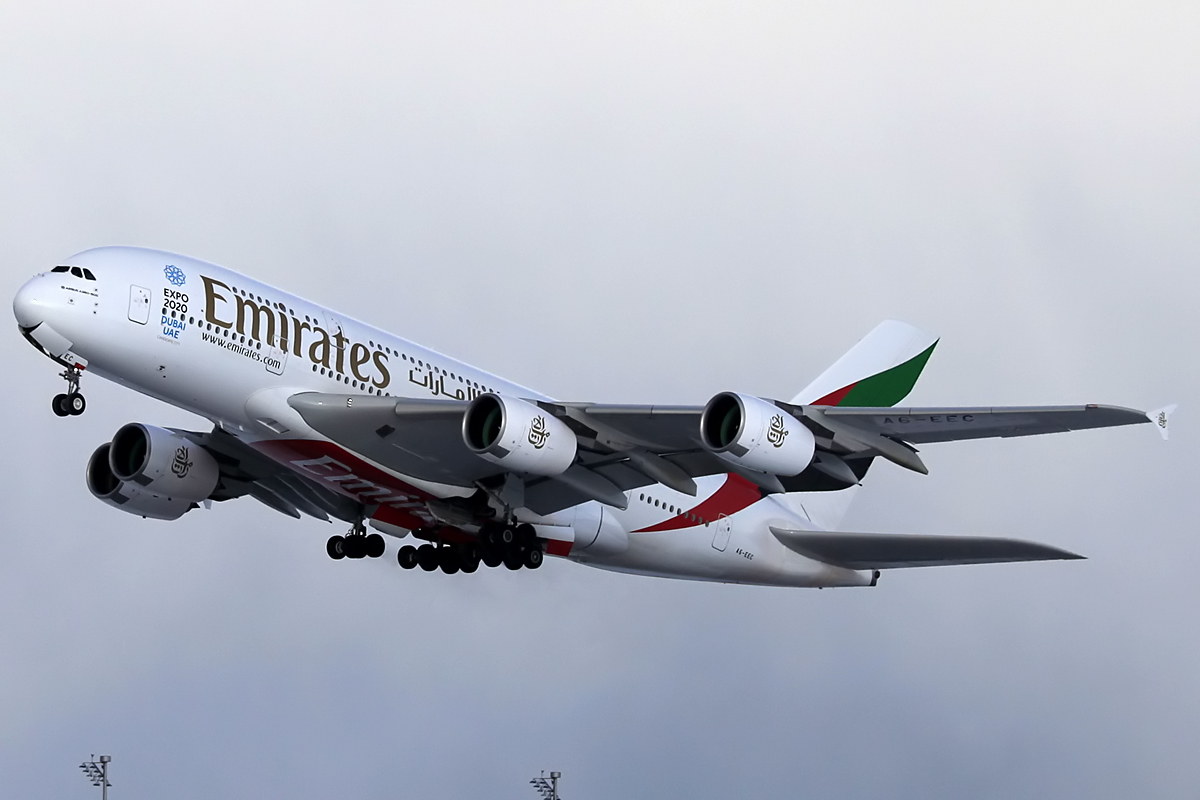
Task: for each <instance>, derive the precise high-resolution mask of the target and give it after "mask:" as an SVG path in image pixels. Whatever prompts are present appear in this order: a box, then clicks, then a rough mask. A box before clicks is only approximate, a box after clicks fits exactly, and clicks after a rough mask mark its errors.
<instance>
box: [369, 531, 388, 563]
mask: <svg viewBox="0 0 1200 800" xmlns="http://www.w3.org/2000/svg"><path fill="white" fill-rule="evenodd" d="M366 547H367V558H379V557H380V556H381V555H383V552H384V551H385V550H387V545H385V544H384V543H383V537H382V536H380V535H379V534H378V533H369V534H367V541H366Z"/></svg>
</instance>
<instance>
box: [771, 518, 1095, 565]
mask: <svg viewBox="0 0 1200 800" xmlns="http://www.w3.org/2000/svg"><path fill="white" fill-rule="evenodd" d="M771 533H773V534H775V538H777V539H779V541H780V542H782V543H783V544H784V545H785V546H786V547H788V548H789V549H790V550H793V551H795V552H797V553H799V554H800V555H802V556H805V557H807V558H811V559H813V560H815V561H821V562H823V563H825V564H832V565H834V566H839V567H846V568H847V569H897V568H900V567H936V566H948V565H952V564H1000V563H1006V562H1013V561H1061V560H1071V559H1081V558H1083V556H1081V555H1077V554H1076V553H1071V552H1068V551H1066V550H1060V549H1059V548H1057V547H1051V546H1049V545H1045V544H1038V543H1037V542H1027V541H1023V540H1020V539H999V538H991V537H983V536H914V535H909V534H887V533H824V532H813V531H796V530H788V529H786V528H778V527H772V528H771Z"/></svg>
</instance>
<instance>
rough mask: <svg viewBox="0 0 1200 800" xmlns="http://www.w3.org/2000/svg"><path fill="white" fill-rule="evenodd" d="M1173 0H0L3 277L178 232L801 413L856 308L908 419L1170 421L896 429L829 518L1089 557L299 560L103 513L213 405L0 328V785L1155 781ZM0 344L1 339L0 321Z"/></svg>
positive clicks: (326, 297) (401, 316) (403, 317)
mask: <svg viewBox="0 0 1200 800" xmlns="http://www.w3.org/2000/svg"><path fill="white" fill-rule="evenodd" d="M1198 23H1200V8H1198V7H1197V6H1196V5H1195V4H1192V3H1145V2H1140V3H1125V4H1121V3H1072V4H1062V3H1059V4H1054V3H1045V2H1038V3H998V4H992V5H987V6H981V5H979V4H963V3H944V4H934V3H925V4H920V5H913V4H890V3H879V4H874V3H859V4H847V3H841V2H830V3H823V4H817V3H798V2H788V3H748V2H738V3H701V2H695V1H694V0H693V1H692V2H686V3H684V2H680V3H653V2H645V1H644V0H643V2H637V3H628V4H621V3H615V2H604V3H570V4H563V3H550V2H545V3H476V4H470V3H457V2H438V3H424V4H417V3H412V4H403V5H401V4H378V5H376V4H371V3H363V2H357V3H356V2H344V3H337V4H334V3H327V4H319V3H303V2H301V3H297V2H292V3H275V4H270V3H244V2H239V3H228V2H213V0H206V1H205V2H177V3H169V4H163V3H149V2H147V3H133V2H119V1H117V2H110V3H102V4H96V3H61V2H53V1H51V2H40V3H32V2H26V3H16V2H9V3H4V4H0V253H2V255H3V258H2V259H0V295H3V296H4V297H11V296H12V295H13V293H15V291H16V289H17V287H18V286H19V285H20V284H21V283H22V282H23V281H24V280H25V279H26V278H27V277H28V276H29V275H31V274H32V273H34V272H35V271H39V270H42V269H44V268H46V267H47V266H50V265H53V264H55V263H58V262H59V261H60V260H61V259H63V258H64V257H65V256H67V255H69V254H71V253H73V252H75V251H78V250H81V249H84V248H86V247H91V246H95V245H101V244H116V243H121V244H139V245H147V246H154V247H161V248H165V249H170V250H175V251H180V252H184V253H188V254H191V255H194V256H197V257H200V258H205V259H208V260H211V261H215V262H217V263H220V264H223V265H225V266H228V267H231V268H234V269H237V270H240V271H243V272H247V273H249V274H252V275H254V276H256V277H259V278H261V279H264V280H266V281H268V282H271V283H274V284H276V285H278V286H280V287H283V288H286V289H288V290H290V291H294V292H297V293H299V294H302V295H304V296H307V297H310V298H313V299H315V300H318V301H322V302H324V303H325V304H326V305H329V306H331V307H333V308H336V309H339V310H340V311H342V312H343V313H346V314H348V315H352V316H356V317H359V318H361V319H364V320H367V321H369V322H372V323H374V324H377V325H380V326H382V327H385V328H388V329H390V330H392V331H395V332H396V333H398V334H400V335H403V336H406V337H408V338H411V339H415V340H417V341H420V342H422V343H424V344H427V345H430V346H433V347H436V348H438V349H440V350H442V351H444V352H447V353H449V354H451V355H454V356H456V357H459V358H461V359H464V360H466V361H469V362H472V363H475V364H477V365H479V366H481V367H484V368H486V369H489V370H492V371H495V372H499V373H502V374H504V375H506V376H508V377H510V378H512V379H514V380H517V381H519V382H522V383H525V384H527V385H531V386H535V387H537V388H539V389H541V390H543V391H545V392H547V393H550V394H552V395H554V396H557V397H562V398H568V399H579V400H584V399H587V400H603V401H636V402H649V401H659V402H690V403H702V402H704V401H705V400H706V399H707V398H708V397H709V396H710V395H711V394H712V393H714V392H716V391H720V390H725V389H737V390H741V391H746V392H751V393H756V394H762V395H766V396H776V397H790V396H791V395H792V394H793V393H794V392H795V391H796V390H797V389H798V388H799V387H801V386H803V385H804V384H805V383H807V381H808V380H809V379H810V378H812V377H813V376H814V375H815V374H816V373H817V372H819V371H820V370H821V369H822V368H823V367H824V366H826V365H827V364H828V363H829V362H831V361H832V360H833V359H834V358H836V357H837V356H838V355H839V354H840V353H841V352H843V351H844V350H845V349H847V348H848V347H849V346H850V345H851V344H853V342H854V341H855V340H856V339H857V338H858V337H859V336H861V335H862V334H863V333H865V332H866V331H867V330H869V329H870V328H871V327H872V326H874V325H875V324H876V322H878V321H879V320H880V319H882V318H885V317H898V318H901V319H905V320H908V321H910V322H913V323H915V324H918V325H921V326H923V327H926V328H928V329H931V330H935V331H938V332H939V333H940V334H941V335H942V336H943V337H944V338H943V340H942V343H941V345H940V346H939V347H938V350H937V352H936V354H935V355H934V357H933V359H932V360H931V362H930V364H929V367H928V369H927V370H926V372H925V376H924V377H923V378H922V380H921V382H920V383H918V385H917V388H916V391H915V392H914V394H913V395H912V397H911V399H912V401H913V402H914V403H918V404H960V403H961V404H1008V403H1073V402H1103V403H1114V404H1120V405H1129V406H1135V407H1140V408H1152V407H1155V406H1158V405H1162V404H1165V403H1167V402H1171V401H1177V402H1180V403H1181V404H1183V409H1182V412H1181V414H1180V415H1179V416H1178V418H1177V424H1176V426H1175V429H1174V436H1173V439H1172V441H1171V442H1170V443H1169V444H1168V445H1164V444H1163V443H1162V442H1161V441H1159V440H1158V437H1157V436H1156V435H1155V433H1154V432H1153V430H1152V429H1151V428H1150V427H1149V426H1145V427H1143V428H1140V429H1123V430H1116V431H1107V432H1092V433H1082V434H1076V435H1070V436H1051V437H1044V438H1041V439H1037V440H1023V441H991V442H981V443H967V444H960V445H941V446H937V445H935V446H930V447H929V448H927V450H926V453H925V457H926V462H927V463H928V464H929V466H930V469H931V474H930V475H929V476H927V477H922V476H918V475H915V474H910V473H904V472H902V471H901V470H898V469H896V468H894V467H892V466H891V465H888V464H882V465H879V466H877V467H876V469H875V470H873V471H872V473H871V475H870V480H869V481H868V484H867V486H868V489H867V491H865V492H863V493H862V495H861V497H860V499H859V501H858V505H857V506H856V507H855V508H854V509H853V510H852V512H851V514H850V517H849V519H848V520H847V522H846V525H847V527H848V528H849V529H852V530H868V531H885V532H886V531H895V532H921V533H944V534H950V533H973V534H993V535H1014V536H1020V537H1023V538H1030V539H1035V540H1040V541H1045V542H1048V543H1051V544H1054V545H1058V546H1061V547H1066V548H1068V549H1072V550H1076V551H1079V552H1082V553H1084V554H1086V555H1088V556H1089V559H1090V560H1088V561H1084V562H1073V563H1061V564H1031V565H1016V566H994V567H958V568H944V569H932V570H902V571H896V572H892V573H888V574H886V575H885V576H884V579H883V581H882V582H881V584H880V586H879V587H877V588H875V589H873V590H863V589H849V590H832V591H823V592H817V591H811V590H779V589H764V588H747V587H731V586H719V585H707V584H696V583H684V582H674V581H662V580H655V579H649V578H637V577H628V576H621V575H611V574H607V573H604V572H599V571H594V570H589V569H586V568H583V567H580V566H577V565H574V564H570V563H563V562H561V561H557V560H552V562H551V563H548V564H547V566H546V567H545V568H543V569H541V570H540V571H538V572H536V573H530V572H521V573H515V574H514V573H509V572H507V571H505V570H500V571H495V570H488V571H485V572H481V573H477V574H476V575H474V576H462V575H459V576H453V577H447V576H443V575H440V574H424V573H416V574H414V573H404V572H401V571H400V570H399V569H398V568H396V566H395V564H394V562H393V561H392V560H391V558H390V554H389V558H388V559H387V560H380V561H378V562H368V563H364V562H357V563H346V562H339V563H333V562H330V561H329V560H328V558H327V557H326V556H325V554H324V540H325V538H326V537H327V536H328V535H330V534H331V533H332V532H333V531H332V530H331V528H330V526H328V525H325V524H322V523H317V522H315V521H311V520H310V521H306V522H296V521H292V520H290V519H287V518H285V517H282V516H281V515H278V514H275V513H274V512H271V511H268V510H267V509H266V508H264V507H262V506H259V505H258V504H256V503H255V502H254V501H253V500H249V499H246V500H243V501H236V502H231V503H227V504H221V505H220V506H219V507H218V508H216V509H214V510H213V511H211V512H202V511H200V512H194V513H191V514H189V515H187V516H186V517H184V518H183V519H181V520H180V521H178V522H176V523H161V522H152V521H144V520H140V519H137V518H134V517H130V516H128V515H123V514H121V513H120V512H118V511H115V510H113V509H109V508H107V507H106V506H103V505H101V504H100V503H98V502H97V501H95V500H93V499H92V497H91V496H90V495H89V494H88V492H87V490H86V488H85V487H84V483H83V467H84V463H85V461H86V459H87V457H88V455H89V454H90V453H91V451H92V450H93V449H94V448H95V447H96V446H97V445H99V444H100V443H102V442H103V441H106V440H107V439H108V438H109V437H110V436H111V435H112V433H113V432H115V431H116V429H117V428H118V427H119V426H120V425H121V424H123V423H125V422H128V421H132V420H138V421H144V422H148V423H153V424H160V425H176V426H193V427H197V428H203V427H204V426H205V423H204V421H202V420H197V419H195V418H194V417H191V416H190V415H188V414H185V413H183V412H180V411H177V410H174V409H171V408H169V407H166V406H164V405H162V404H159V403H157V402H155V401H151V400H149V399H146V398H142V397H138V396H133V395H131V393H129V392H127V391H124V390H122V389H119V388H117V387H116V386H112V385H108V384H105V383H103V382H102V381H100V380H98V379H95V378H92V379H86V378H85V387H84V388H85V390H86V392H87V395H88V398H89V410H88V413H87V414H86V415H85V416H83V417H80V418H72V419H66V420H60V419H58V418H56V417H54V416H53V415H52V413H51V411H50V404H49V401H50V397H51V396H52V395H53V394H54V393H56V392H58V391H60V386H61V381H60V380H59V379H58V378H57V377H56V375H55V370H54V369H53V365H52V364H51V363H50V362H49V361H47V360H46V359H45V358H43V357H41V356H39V355H38V354H37V353H35V352H34V351H33V350H32V349H31V348H30V347H29V346H28V345H26V344H25V343H24V342H23V341H22V340H21V339H20V337H19V336H18V335H17V333H16V330H15V325H13V327H12V328H10V333H9V335H7V336H4V337H0V354H2V356H0V357H2V358H3V362H2V363H3V365H4V369H5V374H6V376H7V382H6V389H5V391H4V392H3V395H2V399H0V402H2V403H3V413H4V417H5V419H6V420H7V422H8V424H7V426H6V429H7V436H6V447H5V452H6V454H7V457H6V458H5V459H3V461H2V462H0V500H2V502H3V507H4V509H5V511H6V516H5V523H6V524H5V525H4V529H3V548H2V552H3V557H2V558H0V786H2V788H0V794H3V795H4V796H5V797H49V796H54V797H60V798H68V797H81V798H82V797H87V796H91V794H92V793H93V792H94V790H92V789H91V788H90V787H89V786H88V785H87V784H86V783H85V782H84V780H83V778H82V776H81V775H80V774H79V773H78V771H77V770H76V768H75V765H76V764H78V763H79V761H80V760H81V759H82V758H84V757H85V756H87V755H88V754H89V753H92V752H96V753H99V752H111V753H112V754H113V755H114V758H115V761H114V783H115V784H116V788H115V789H114V790H113V793H112V796H113V797H114V798H130V799H131V800H132V799H133V798H157V797H173V798H192V797H197V798H198V797H214V796H218V797H230V798H262V797H284V796H286V797H301V798H309V797H311V798H318V797H333V796H338V797H365V798H385V797H428V796H433V795H434V794H435V793H436V794H439V795H440V796H443V797H463V798H467V797H495V798H530V797H532V793H531V792H530V790H529V787H528V786H527V785H526V783H525V782H526V781H527V780H528V779H529V778H531V777H533V776H535V775H536V774H537V772H538V770H540V769H547V770H548V769H559V770H562V771H563V772H564V775H565V778H564V784H563V794H564V796H566V797H567V798H569V800H586V799H587V798H610V797H634V798H651V797H663V796H666V797H673V796H678V797H684V796H686V797H695V798H726V797H739V796H747V795H750V794H751V793H754V794H756V795H759V796H769V797H797V796H811V797H818V796H819V797H836V798H877V797H913V798H916V797H920V798H925V797H931V796H937V797H968V796H969V797H978V798H1010V797H1011V798H1017V797H1020V798H1024V797H1083V796H1088V797H1098V798H1126V797H1131V796H1144V797H1151V796H1153V797H1168V798H1169V797H1195V796H1196V791H1197V785H1200V762H1197V759H1196V758H1195V750H1196V744H1197V741H1198V738H1200V736H1198V735H1200V644H1198V643H1197V639H1196V624H1195V613H1196V608H1197V604H1198V602H1200V590H1198V589H1197V587H1196V580H1197V579H1196V575H1195V571H1196V565H1197V563H1200V543H1198V538H1200V537H1198V536H1197V531H1196V519H1197V501H1196V493H1195V489H1194V483H1193V480H1192V478H1193V476H1194V475H1195V474H1196V468H1197V461H1198V458H1197V454H1196V449H1195V430H1196V426H1195V423H1194V421H1193V420H1194V419H1195V416H1194V415H1195V414H1196V413H1200V402H1198V399H1200V398H1198V397H1197V394H1198V391H1197V390H1198V389H1200V386H1198V385H1197V384H1198V381H1197V371H1196V366H1195V365H1196V342H1197V334H1198V332H1200V331H1198V328H1200V323H1198V322H1197V317H1196V313H1195V309H1196V301H1197V290H1198V288H1200V286H1198V284H1200V279H1198V278H1197V276H1196V270H1195V265H1196V263H1197V261H1198V258H1200V237H1198V234H1197V221H1198V219H1200V147H1198V145H1197V143H1198V142H1200V102H1198V101H1197V98H1200V48H1198V47H1197V46H1196V42H1197V41H1200V24H1198ZM10 324H12V323H11V322H10Z"/></svg>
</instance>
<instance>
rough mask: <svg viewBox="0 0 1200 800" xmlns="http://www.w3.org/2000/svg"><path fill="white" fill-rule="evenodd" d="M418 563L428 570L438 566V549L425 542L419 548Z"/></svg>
mask: <svg viewBox="0 0 1200 800" xmlns="http://www.w3.org/2000/svg"><path fill="white" fill-rule="evenodd" d="M417 565H418V566H419V567H420V568H421V569H423V570H425V571H426V572H433V571H434V570H435V569H437V568H438V551H437V548H436V547H434V546H433V545H431V544H423V545H421V546H420V547H418V548H417Z"/></svg>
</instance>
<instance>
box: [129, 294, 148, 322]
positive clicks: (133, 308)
mask: <svg viewBox="0 0 1200 800" xmlns="http://www.w3.org/2000/svg"><path fill="white" fill-rule="evenodd" d="M129 321H130V322H136V323H137V324H138V325H145V324H146V323H147V322H149V321H150V290H149V289H144V288H142V287H141V286H130V287H129Z"/></svg>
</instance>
